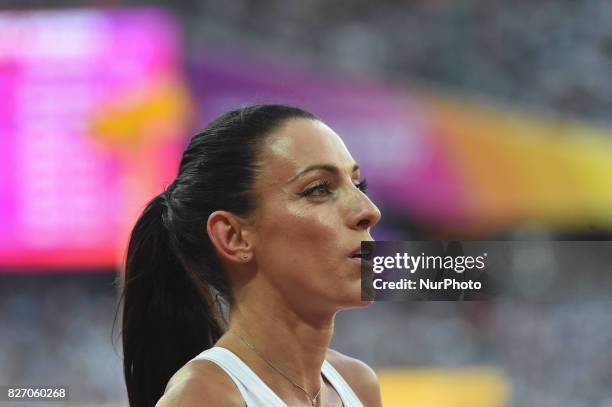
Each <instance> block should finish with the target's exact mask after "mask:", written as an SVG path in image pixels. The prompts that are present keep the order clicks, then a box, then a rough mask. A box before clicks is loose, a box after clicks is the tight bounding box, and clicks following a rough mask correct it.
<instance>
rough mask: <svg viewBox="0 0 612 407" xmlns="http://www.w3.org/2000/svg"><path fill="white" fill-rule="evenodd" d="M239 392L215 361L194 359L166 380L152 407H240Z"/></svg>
mask: <svg viewBox="0 0 612 407" xmlns="http://www.w3.org/2000/svg"><path fill="white" fill-rule="evenodd" d="M244 405H245V402H244V399H243V398H242V396H241V395H240V391H238V388H237V387H236V385H235V384H234V382H233V381H232V379H230V377H229V376H228V375H227V373H225V371H224V370H223V369H221V368H220V367H219V366H218V365H217V364H215V363H213V362H210V361H208V360H194V361H190V362H189V363H187V364H186V365H185V366H183V367H182V368H180V369H179V370H178V371H177V372H176V373H175V374H174V375H173V376H172V378H171V379H170V381H169V382H168V385H167V386H166V391H165V392H164V395H163V396H162V397H161V398H160V399H159V401H158V402H157V404H156V405H155V407H201V406H219V407H244Z"/></svg>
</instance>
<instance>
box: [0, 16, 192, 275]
mask: <svg viewBox="0 0 612 407" xmlns="http://www.w3.org/2000/svg"><path fill="white" fill-rule="evenodd" d="M0 31H1V33H2V35H0V140H1V145H0V185H1V188H0V219H1V222H0V268H1V269H2V270H3V271H4V272H7V271H19V270H22V269H24V268H26V269H28V268H43V269H45V270H53V269H60V268H61V269H66V268H67V267H68V268H70V267H77V266H78V267H79V268H87V267H89V268H96V267H107V266H113V265H116V264H118V262H119V261H120V260H121V257H122V255H123V253H124V246H125V244H126V242H127V234H128V233H129V225H131V224H133V221H134V219H135V216H136V215H137V213H138V211H139V210H140V209H142V207H143V206H144V204H145V203H146V199H147V198H150V197H151V195H152V194H153V193H158V192H159V191H160V190H161V189H162V188H163V187H164V185H165V184H167V183H168V182H169V180H171V179H172V177H173V176H174V175H175V172H176V169H177V157H178V155H177V154H176V152H177V151H178V149H179V148H180V146H178V145H177V144H178V143H181V142H182V141H181V140H182V137H183V136H184V123H185V115H186V112H187V110H188V109H187V106H188V100H187V99H188V98H187V97H186V95H185V94H184V91H183V87H182V86H181V78H180V74H179V72H180V61H179V55H178V52H179V50H180V44H179V41H178V38H179V37H178V34H177V29H176V25H175V23H174V20H173V19H172V17H171V16H168V15H167V14H165V13H164V12H163V11H160V10H156V9H133V10H121V11H97V10H74V11H45V12H27V13H24V12H19V13H12V12H9V13H0ZM159 112H162V113H161V114H159Z"/></svg>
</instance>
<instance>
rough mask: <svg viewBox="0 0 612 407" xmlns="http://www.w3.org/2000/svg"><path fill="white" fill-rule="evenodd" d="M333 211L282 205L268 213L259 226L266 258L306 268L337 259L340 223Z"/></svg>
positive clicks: (288, 265)
mask: <svg viewBox="0 0 612 407" xmlns="http://www.w3.org/2000/svg"><path fill="white" fill-rule="evenodd" d="M321 209H323V208H321ZM333 212H334V211H333V210H328V211H326V212H324V211H313V210H310V211H305V210H297V209H295V210H291V208H287V207H285V209H284V210H282V211H281V210H278V211H276V212H274V213H273V214H271V216H268V217H267V219H265V222H262V225H261V228H260V233H261V238H262V239H264V246H265V253H266V255H265V260H266V262H272V263H273V264H275V265H276V266H277V267H292V268H296V269H299V270H302V271H309V272H314V271H316V270H308V268H311V267H316V268H321V267H323V268H326V267H325V265H327V264H329V265H333V264H335V263H337V261H338V259H339V257H340V255H341V249H340V247H339V242H340V241H341V239H340V233H341V230H342V229H341V226H342V225H341V224H340V222H339V221H338V216H337V215H334V213H333ZM264 266H265V265H264Z"/></svg>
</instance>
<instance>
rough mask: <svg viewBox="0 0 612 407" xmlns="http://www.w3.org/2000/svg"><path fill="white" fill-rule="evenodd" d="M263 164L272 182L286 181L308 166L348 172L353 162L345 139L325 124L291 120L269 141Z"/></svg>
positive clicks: (272, 135) (265, 149)
mask: <svg viewBox="0 0 612 407" xmlns="http://www.w3.org/2000/svg"><path fill="white" fill-rule="evenodd" d="M261 164H262V167H263V173H267V175H268V176H270V178H271V179H272V178H273V179H274V180H276V181H283V179H284V180H285V182H286V181H287V180H288V179H289V178H291V177H292V176H293V175H295V174H296V173H297V172H298V171H300V170H301V169H303V168H305V167H307V166H309V165H313V164H332V165H336V166H338V167H339V168H340V169H341V170H345V169H348V168H350V167H352V166H353V164H354V160H353V157H352V156H351V154H350V153H349V151H348V150H347V148H346V146H345V145H344V142H343V141H342V139H341V138H340V137H339V136H338V135H337V134H336V132H334V131H333V130H332V129H331V128H329V127H328V126H327V125H326V124H325V123H323V122H320V121H318V120H310V119H292V120H289V121H287V122H286V123H285V124H284V125H283V126H281V127H280V128H279V129H278V130H276V131H275V132H274V133H272V134H271V135H270V136H269V137H268V138H267V140H266V142H265V143H264V146H263V149H262V151H261ZM285 178H286V179H285Z"/></svg>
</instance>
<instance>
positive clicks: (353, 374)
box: [327, 349, 382, 407]
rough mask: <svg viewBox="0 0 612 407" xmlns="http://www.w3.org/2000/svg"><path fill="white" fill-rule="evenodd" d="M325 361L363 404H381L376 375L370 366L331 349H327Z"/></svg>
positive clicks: (372, 405)
mask: <svg viewBox="0 0 612 407" xmlns="http://www.w3.org/2000/svg"><path fill="white" fill-rule="evenodd" d="M327 361H328V362H329V363H331V365H332V366H333V367H334V368H335V369H336V370H337V371H338V373H340V375H341V376H342V377H343V378H344V380H346V382H347V383H348V384H349V386H351V388H352V389H353V391H354V392H355V394H357V397H359V399H360V400H361V402H362V403H363V405H364V406H366V407H381V406H382V400H381V395H380V384H379V382H378V376H376V372H374V370H373V369H372V368H371V367H370V366H368V365H367V364H365V363H364V362H362V361H361V360H359V359H355V358H352V357H350V356H347V355H344V354H342V353H340V352H338V351H335V350H333V349H328V350H327Z"/></svg>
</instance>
